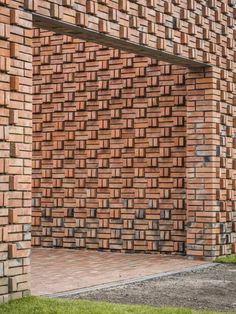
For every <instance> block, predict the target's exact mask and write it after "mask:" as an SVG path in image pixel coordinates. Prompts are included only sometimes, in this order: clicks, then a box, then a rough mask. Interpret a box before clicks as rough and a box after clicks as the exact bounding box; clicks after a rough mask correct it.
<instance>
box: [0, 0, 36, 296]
mask: <svg viewBox="0 0 236 314" xmlns="http://www.w3.org/2000/svg"><path fill="white" fill-rule="evenodd" d="M13 2H14V3H13ZM18 5H19V4H18V2H17V1H7V0H4V1H3V0H1V1H0V302H4V301H7V300H9V299H10V298H11V299H13V298H18V297H22V296H25V295H28V294H29V267H30V259H29V255H30V247H31V181H32V178H31V151H32V145H31V142H32V127H31V125H32V70H31V68H32V49H31V45H32V44H31V41H32V31H31V29H32V22H31V21H32V16H31V14H29V13H27V12H23V11H18V10H17V9H18Z"/></svg>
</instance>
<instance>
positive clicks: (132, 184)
mask: <svg viewBox="0 0 236 314" xmlns="http://www.w3.org/2000/svg"><path fill="white" fill-rule="evenodd" d="M33 65H34V115H33V117H34V120H33V122H34V127H33V130H34V133H33V134H34V135H33V204H34V207H33V244H34V245H42V246H44V247H48V246H50V247H52V246H53V247H71V248H95V249H110V250H124V251H158V252H179V253H183V252H184V251H185V242H186V230H185V220H186V206H185V205H186V194H185V193H186V190H185V182H186V180H185V178H186V171H185V156H186V100H185V98H186V86H185V73H186V69H185V68H181V67H177V66H171V65H168V64H162V65H161V63H160V62H159V63H158V62H157V61H156V60H153V59H150V58H146V57H140V56H135V55H134V54H129V53H126V52H122V51H119V50H115V49H106V48H105V47H102V46H98V45H97V44H94V43H89V42H82V41H80V40H73V38H71V37H67V36H62V35H55V34H54V35H53V34H52V33H49V32H47V31H42V30H41V31H40V30H39V29H37V30H35V34H34V63H33Z"/></svg>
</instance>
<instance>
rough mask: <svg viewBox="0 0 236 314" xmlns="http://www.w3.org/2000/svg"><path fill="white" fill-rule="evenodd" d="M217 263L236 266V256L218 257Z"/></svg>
mask: <svg viewBox="0 0 236 314" xmlns="http://www.w3.org/2000/svg"><path fill="white" fill-rule="evenodd" d="M215 262H216V263H224V264H236V255H228V256H222V257H217V258H216V259H215Z"/></svg>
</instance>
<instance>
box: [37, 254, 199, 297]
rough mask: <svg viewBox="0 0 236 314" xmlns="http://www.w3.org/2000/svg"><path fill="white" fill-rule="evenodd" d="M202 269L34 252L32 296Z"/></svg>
mask: <svg viewBox="0 0 236 314" xmlns="http://www.w3.org/2000/svg"><path fill="white" fill-rule="evenodd" d="M199 265H204V262H201V261H191V260H187V259H186V258H183V257H177V256H176V257H175V256H165V255H158V254H124V253H113V252H96V251H81V250H67V249H45V248H34V249H33V250H32V264H31V270H32V271H31V278H32V281H31V292H32V294H33V295H46V294H56V293H58V292H63V291H68V290H77V289H81V288H87V287H91V286H94V285H100V284H107V283H114V282H117V281H119V282H120V281H126V280H131V279H136V278H140V277H143V276H150V275H156V274H160V273H162V272H168V271H179V270H184V269H186V268H188V267H193V266H199Z"/></svg>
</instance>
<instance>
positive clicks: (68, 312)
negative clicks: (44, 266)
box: [0, 297, 216, 314]
mask: <svg viewBox="0 0 236 314" xmlns="http://www.w3.org/2000/svg"><path fill="white" fill-rule="evenodd" d="M0 313H1V314H214V313H216V312H208V311H207V312H205V311H204V312H202V311H201V312H195V311H193V310H189V309H173V308H171V309H157V308H153V307H149V306H130V305H118V304H108V303H98V302H89V301H71V300H59V299H44V298H36V297H33V298H24V299H21V300H16V301H12V302H10V303H8V304H4V305H0Z"/></svg>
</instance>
